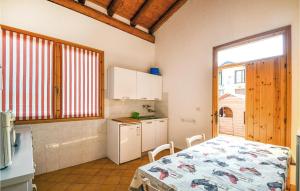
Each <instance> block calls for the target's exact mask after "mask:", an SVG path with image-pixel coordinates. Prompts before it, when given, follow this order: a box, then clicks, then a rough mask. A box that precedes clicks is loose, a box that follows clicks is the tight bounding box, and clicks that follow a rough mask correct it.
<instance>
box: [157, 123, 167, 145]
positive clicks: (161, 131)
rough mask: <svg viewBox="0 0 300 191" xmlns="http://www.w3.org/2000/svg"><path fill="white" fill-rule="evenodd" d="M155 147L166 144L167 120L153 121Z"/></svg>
mask: <svg viewBox="0 0 300 191" xmlns="http://www.w3.org/2000/svg"><path fill="white" fill-rule="evenodd" d="M155 130H156V132H155V135H156V136H155V145H156V147H158V146H160V145H163V144H166V143H167V142H168V124H167V119H157V120H155Z"/></svg>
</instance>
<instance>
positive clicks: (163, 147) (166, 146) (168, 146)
mask: <svg viewBox="0 0 300 191" xmlns="http://www.w3.org/2000/svg"><path fill="white" fill-rule="evenodd" d="M167 149H170V154H174V143H173V141H171V142H170V143H169V144H164V145H161V146H159V147H157V148H155V149H154V150H153V151H149V152H148V157H149V161H150V162H154V161H155V156H156V155H157V154H158V153H160V152H161V151H163V150H167Z"/></svg>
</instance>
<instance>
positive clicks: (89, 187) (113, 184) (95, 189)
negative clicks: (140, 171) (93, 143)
mask: <svg viewBox="0 0 300 191" xmlns="http://www.w3.org/2000/svg"><path fill="white" fill-rule="evenodd" d="M163 155H168V152H164V153H163ZM147 163H149V162H148V157H147V155H144V156H143V157H142V158H141V159H137V160H134V161H130V162H128V163H125V164H121V165H116V164H115V163H113V162H112V161H111V160H109V159H107V158H104V159H99V160H96V161H92V162H89V163H84V164H81V165H77V166H73V167H68V168H65V169H61V170H58V171H54V172H51V173H47V174H42V175H38V176H36V177H35V178H34V181H33V182H34V183H35V184H36V185H37V187H38V191H62V190H63V191H123V190H124V191H125V190H126V191H127V190H128V187H129V185H130V183H131V179H132V177H133V175H134V173H135V171H136V169H137V168H138V167H139V166H142V165H145V164H147Z"/></svg>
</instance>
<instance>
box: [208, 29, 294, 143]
mask: <svg viewBox="0 0 300 191" xmlns="http://www.w3.org/2000/svg"><path fill="white" fill-rule="evenodd" d="M213 62H214V63H213V92H212V93H213V107H212V134H213V136H217V135H218V134H229V135H233V136H241V137H244V138H245V139H248V140H254V141H258V142H263V143H271V144H277V145H283V146H290V136H291V133H290V131H291V130H290V128H291V125H290V123H291V115H290V112H291V27H290V26H287V27H282V28H279V29H275V30H272V31H268V32H265V33H261V34H257V35H254V36H250V37H246V38H244V39H240V40H237V41H234V42H230V43H227V44H224V45H220V46H217V47H214V49H213Z"/></svg>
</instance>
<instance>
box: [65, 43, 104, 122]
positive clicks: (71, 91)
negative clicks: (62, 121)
mask: <svg viewBox="0 0 300 191" xmlns="http://www.w3.org/2000/svg"><path fill="white" fill-rule="evenodd" d="M95 116H99V53H97V52H93V51H90V50H86V49H82V48H77V47H74V46H69V45H64V44H62V118H73V117H95Z"/></svg>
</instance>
